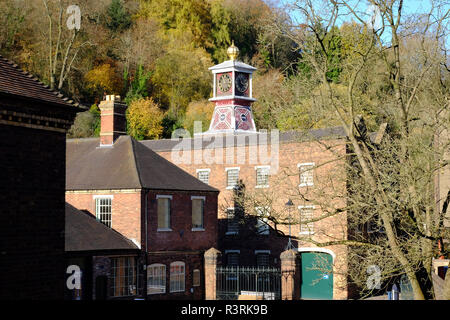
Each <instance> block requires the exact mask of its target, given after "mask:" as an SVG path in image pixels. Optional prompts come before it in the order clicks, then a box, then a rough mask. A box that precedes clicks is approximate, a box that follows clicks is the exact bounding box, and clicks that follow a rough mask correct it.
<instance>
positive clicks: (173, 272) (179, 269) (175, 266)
mask: <svg viewBox="0 0 450 320" xmlns="http://www.w3.org/2000/svg"><path fill="white" fill-rule="evenodd" d="M184 282H185V264H184V262H181V261H175V262H172V263H171V264H170V292H183V291H184V288H185V285H184Z"/></svg>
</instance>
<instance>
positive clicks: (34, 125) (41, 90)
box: [0, 57, 80, 299]
mask: <svg viewBox="0 0 450 320" xmlns="http://www.w3.org/2000/svg"><path fill="white" fill-rule="evenodd" d="M78 111H80V108H78V107H77V106H76V105H74V104H73V102H72V101H70V100H68V99H67V98H64V97H63V96H62V95H61V94H59V93H58V92H56V91H51V90H49V89H48V87H45V86H44V85H43V84H42V83H40V82H39V81H38V80H37V79H36V78H34V77H33V76H32V75H30V74H28V73H26V72H24V71H22V70H20V69H19V68H18V66H17V65H15V64H14V63H13V62H10V61H8V60H6V59H4V58H2V57H0V137H1V139H0V150H1V152H0V164H1V170H2V172H1V174H0V239H1V240H0V261H1V262H0V299H63V295H64V284H65V283H64V273H65V270H64V267H65V265H64V225H65V223H64V220H65V219H64V189H65V147H66V131H67V130H68V128H70V126H71V125H72V123H73V120H74V118H75V115H76V112H78Z"/></svg>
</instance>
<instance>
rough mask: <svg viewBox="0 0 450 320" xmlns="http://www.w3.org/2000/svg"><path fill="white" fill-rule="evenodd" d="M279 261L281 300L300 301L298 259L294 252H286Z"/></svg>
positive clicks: (296, 253)
mask: <svg viewBox="0 0 450 320" xmlns="http://www.w3.org/2000/svg"><path fill="white" fill-rule="evenodd" d="M280 260H281V299H282V300H299V299H300V258H299V254H298V252H297V251H296V250H292V249H291V250H286V251H283V252H282V253H281V255H280Z"/></svg>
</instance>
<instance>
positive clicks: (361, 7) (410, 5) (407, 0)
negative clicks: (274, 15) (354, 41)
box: [279, 0, 450, 43]
mask: <svg viewBox="0 0 450 320" xmlns="http://www.w3.org/2000/svg"><path fill="white" fill-rule="evenodd" d="M311 1H312V2H313V3H314V4H315V5H316V4H317V5H320V3H321V2H323V0H311ZM348 1H349V3H350V4H351V5H352V7H353V8H356V10H357V11H359V12H360V13H361V14H362V15H364V16H365V20H366V21H370V16H372V15H373V12H374V10H373V9H372V10H371V9H370V6H369V1H368V0H348ZM295 2H296V0H279V3H280V6H284V5H288V6H289V4H293V3H295ZM300 2H301V1H300ZM372 8H373V7H372ZM430 9H431V0H404V1H403V9H402V12H403V16H404V17H406V16H408V15H411V14H424V13H427V12H429V11H430ZM449 9H450V1H448V2H447V6H446V7H445V8H444V10H445V11H447V10H449ZM288 12H289V14H290V16H291V18H292V19H293V21H294V22H295V23H296V24H298V23H301V22H302V17H301V15H300V13H299V11H298V10H289V11H288ZM343 13H345V12H341V14H343ZM379 19H380V18H378V20H375V27H376V26H377V25H381V23H380V20H379ZM353 20H356V19H353ZM350 21H352V15H351V14H349V15H342V16H341V18H339V19H338V20H337V24H338V25H340V24H342V23H343V22H350ZM403 21H404V20H403ZM386 31H387V32H385V34H384V35H385V37H383V38H385V39H384V40H386V41H388V39H389V38H390V36H389V32H388V31H389V30H386ZM446 42H447V43H449V39H446Z"/></svg>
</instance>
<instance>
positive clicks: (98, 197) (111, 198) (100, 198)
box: [92, 194, 114, 228]
mask: <svg viewBox="0 0 450 320" xmlns="http://www.w3.org/2000/svg"><path fill="white" fill-rule="evenodd" d="M92 198H93V199H94V205H95V218H96V219H97V220H98V221H100V222H101V223H103V224H104V225H105V226H107V227H108V228H112V216H113V209H112V202H113V201H112V200H113V199H114V195H111V194H108V195H100V194H99V195H94V196H93V197H92ZM102 199H109V200H111V214H110V219H109V225H107V224H105V223H104V222H102V221H101V219H100V217H99V215H98V212H97V200H102Z"/></svg>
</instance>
